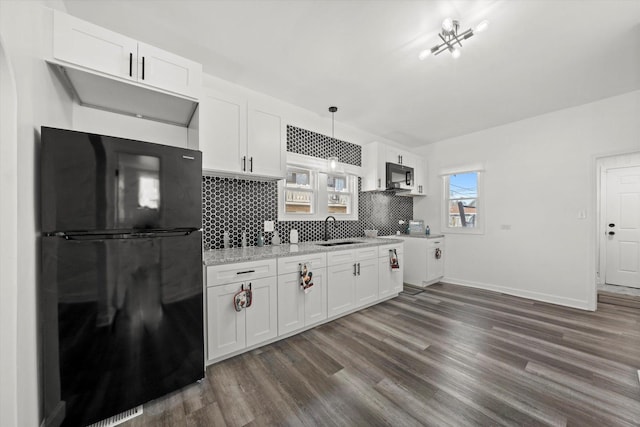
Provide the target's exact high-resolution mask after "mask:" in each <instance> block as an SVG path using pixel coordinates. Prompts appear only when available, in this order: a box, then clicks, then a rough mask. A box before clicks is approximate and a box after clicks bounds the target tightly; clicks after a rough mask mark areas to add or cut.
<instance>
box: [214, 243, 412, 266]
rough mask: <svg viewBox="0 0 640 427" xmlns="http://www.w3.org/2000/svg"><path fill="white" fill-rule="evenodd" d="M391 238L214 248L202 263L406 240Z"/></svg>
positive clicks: (262, 257) (288, 255)
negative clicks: (334, 244) (342, 243)
mask: <svg viewBox="0 0 640 427" xmlns="http://www.w3.org/2000/svg"><path fill="white" fill-rule="evenodd" d="M389 237H390V238H384V239H382V238H362V237H360V238H354V239H339V240H331V241H329V243H335V242H340V241H357V242H359V243H355V244H352V245H348V246H331V247H324V246H320V245H318V243H325V242H303V243H300V244H297V245H292V244H290V243H285V244H282V245H278V246H271V245H269V246H263V247H257V246H250V247H247V248H232V249H212V250H207V251H204V252H203V254H202V264H203V265H204V266H205V267H212V266H217V265H226V264H236V263H241V262H250V261H258V260H264V259H278V258H287V257H292V256H298V255H305V254H313V253H319V252H336V251H344V250H349V249H360V248H366V247H372V246H385V245H392V244H398V243H404V240H402V239H398V238H395V237H396V236H389Z"/></svg>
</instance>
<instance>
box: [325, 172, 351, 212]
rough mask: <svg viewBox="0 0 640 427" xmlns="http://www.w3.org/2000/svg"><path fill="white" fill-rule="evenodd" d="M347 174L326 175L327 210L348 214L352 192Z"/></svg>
mask: <svg viewBox="0 0 640 427" xmlns="http://www.w3.org/2000/svg"><path fill="white" fill-rule="evenodd" d="M350 187H351V186H350V185H349V176H347V175H327V207H328V209H327V212H328V213H330V214H350V213H351V200H352V197H353V194H352V192H351V188H350Z"/></svg>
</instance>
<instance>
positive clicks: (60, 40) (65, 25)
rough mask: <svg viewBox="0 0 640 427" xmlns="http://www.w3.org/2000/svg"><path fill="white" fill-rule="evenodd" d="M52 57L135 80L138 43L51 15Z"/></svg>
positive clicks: (55, 13)
mask: <svg viewBox="0 0 640 427" xmlns="http://www.w3.org/2000/svg"><path fill="white" fill-rule="evenodd" d="M53 22H54V25H53V57H54V58H56V59H59V60H61V61H66V62H70V63H72V64H76V65H79V66H82V67H86V68H90V69H92V70H95V71H101V72H103V73H106V74H110V75H113V76H117V77H122V78H124V79H130V80H133V81H135V80H137V79H138V65H137V58H138V42H137V41H136V40H134V39H131V38H129V37H126V36H123V35H122V34H118V33H116V32H113V31H110V30H107V29H106V28H102V27H99V26H97V25H93V24H91V23H89V22H86V21H83V20H81V19H77V18H74V17H73V16H71V15H67V14H65V13H62V12H59V11H54V14H53Z"/></svg>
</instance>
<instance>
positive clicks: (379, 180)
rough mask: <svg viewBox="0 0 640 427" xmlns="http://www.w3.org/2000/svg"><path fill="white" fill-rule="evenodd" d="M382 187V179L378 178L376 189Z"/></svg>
mask: <svg viewBox="0 0 640 427" xmlns="http://www.w3.org/2000/svg"><path fill="white" fill-rule="evenodd" d="M380 187H382V179H381V178H378V188H380Z"/></svg>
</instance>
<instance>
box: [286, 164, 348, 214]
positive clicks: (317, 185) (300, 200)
mask: <svg viewBox="0 0 640 427" xmlns="http://www.w3.org/2000/svg"><path fill="white" fill-rule="evenodd" d="M278 198H279V203H278V220H279V221H318V220H323V219H325V218H326V217H327V216H328V215H333V216H334V217H335V218H336V219H338V220H357V219H358V178H357V177H356V176H355V175H350V174H348V173H333V174H326V173H324V172H321V171H319V170H315V169H311V168H308V167H305V166H297V165H288V166H287V178H286V179H284V180H281V181H279V182H278Z"/></svg>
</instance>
